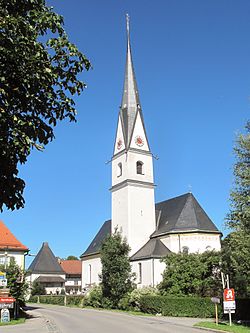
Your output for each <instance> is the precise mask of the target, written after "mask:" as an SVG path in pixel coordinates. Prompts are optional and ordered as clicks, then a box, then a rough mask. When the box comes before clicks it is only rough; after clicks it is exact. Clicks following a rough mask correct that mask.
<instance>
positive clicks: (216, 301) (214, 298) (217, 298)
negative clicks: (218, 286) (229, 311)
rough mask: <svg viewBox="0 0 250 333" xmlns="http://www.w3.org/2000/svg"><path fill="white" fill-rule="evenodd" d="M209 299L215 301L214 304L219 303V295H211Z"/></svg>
mask: <svg viewBox="0 0 250 333" xmlns="http://www.w3.org/2000/svg"><path fill="white" fill-rule="evenodd" d="M211 301H212V302H213V303H215V304H220V299H219V297H212V298H211Z"/></svg>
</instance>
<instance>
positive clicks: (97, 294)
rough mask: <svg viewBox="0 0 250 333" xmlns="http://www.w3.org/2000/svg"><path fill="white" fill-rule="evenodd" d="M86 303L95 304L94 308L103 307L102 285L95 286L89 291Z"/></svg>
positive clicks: (88, 304)
mask: <svg viewBox="0 0 250 333" xmlns="http://www.w3.org/2000/svg"><path fill="white" fill-rule="evenodd" d="M84 305H87V306H93V307H94V308H100V307H102V288H101V286H95V287H93V288H92V289H91V290H90V291H89V292H88V293H87V295H86V296H85V299H84Z"/></svg>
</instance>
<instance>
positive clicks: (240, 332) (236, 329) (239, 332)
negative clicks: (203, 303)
mask: <svg viewBox="0 0 250 333" xmlns="http://www.w3.org/2000/svg"><path fill="white" fill-rule="evenodd" d="M194 326H198V327H205V328H212V329H215V330H218V331H226V332H233V333H250V327H246V326H242V325H236V324H232V326H229V323H219V325H216V324H215V323H212V322H209V321H202V322H200V323H197V324H195V325H194Z"/></svg>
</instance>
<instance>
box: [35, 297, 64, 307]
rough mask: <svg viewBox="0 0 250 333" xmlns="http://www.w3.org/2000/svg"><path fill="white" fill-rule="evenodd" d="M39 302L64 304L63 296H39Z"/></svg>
mask: <svg viewBox="0 0 250 333" xmlns="http://www.w3.org/2000/svg"><path fill="white" fill-rule="evenodd" d="M39 300H40V303H44V304H55V305H64V296H50V295H46V296H39Z"/></svg>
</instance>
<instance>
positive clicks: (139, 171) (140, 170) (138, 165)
mask: <svg viewBox="0 0 250 333" xmlns="http://www.w3.org/2000/svg"><path fill="white" fill-rule="evenodd" d="M136 173H137V174H138V175H143V163H142V162H141V161H137V162H136Z"/></svg>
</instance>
